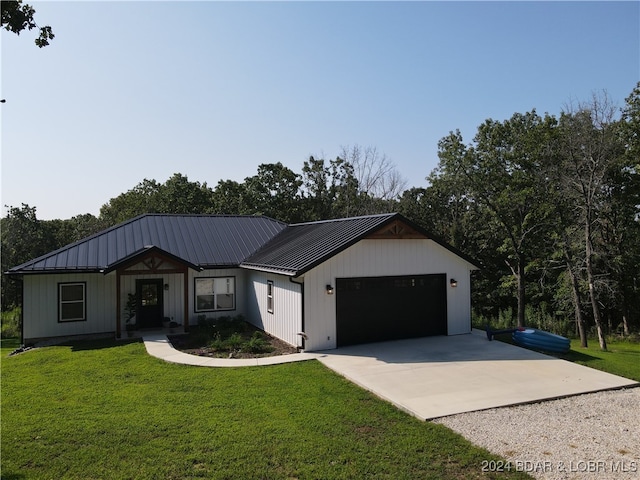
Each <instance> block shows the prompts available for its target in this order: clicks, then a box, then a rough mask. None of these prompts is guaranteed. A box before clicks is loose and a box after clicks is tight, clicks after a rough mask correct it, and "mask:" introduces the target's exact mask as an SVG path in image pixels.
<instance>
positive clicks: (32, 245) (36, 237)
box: [1, 203, 48, 309]
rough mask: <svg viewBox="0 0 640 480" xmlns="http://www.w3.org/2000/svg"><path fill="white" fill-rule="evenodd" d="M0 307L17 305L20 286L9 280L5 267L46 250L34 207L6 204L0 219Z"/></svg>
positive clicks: (42, 232) (18, 263)
mask: <svg viewBox="0 0 640 480" xmlns="http://www.w3.org/2000/svg"><path fill="white" fill-rule="evenodd" d="M1 233H2V241H1V243H2V308H3V309H8V308H12V307H14V306H17V305H19V304H20V295H21V293H22V290H21V287H20V285H18V284H17V283H16V282H13V281H11V280H10V279H9V278H8V277H7V276H6V275H5V274H4V272H6V271H7V270H9V269H10V268H12V267H15V266H16V265H20V264H21V263H24V262H26V261H28V260H31V259H32V258H36V257H39V256H40V255H43V254H45V253H46V252H47V251H48V248H47V242H46V239H45V235H44V228H43V224H42V222H41V221H40V220H38V218H37V217H36V208H35V207H30V206H29V205H27V204H25V203H23V204H22V206H21V207H9V211H8V213H7V216H6V217H5V218H3V219H2V224H1Z"/></svg>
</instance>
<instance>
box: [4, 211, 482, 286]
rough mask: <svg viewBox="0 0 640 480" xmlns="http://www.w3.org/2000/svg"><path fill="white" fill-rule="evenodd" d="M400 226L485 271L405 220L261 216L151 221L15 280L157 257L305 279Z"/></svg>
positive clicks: (55, 255) (90, 240)
mask: <svg viewBox="0 0 640 480" xmlns="http://www.w3.org/2000/svg"><path fill="white" fill-rule="evenodd" d="M394 221H400V222H402V223H404V224H406V225H408V226H409V227H411V229H413V230H415V231H416V232H419V233H420V234H421V235H423V236H424V238H429V239H431V240H434V241H435V242H436V243H438V244H440V245H442V246H443V247H445V248H447V249H448V250H450V251H452V252H453V253H455V254H456V255H458V256H460V257H462V258H463V259H464V260H466V261H468V262H469V263H471V264H472V265H475V266H478V264H477V263H476V262H475V261H474V260H473V259H471V258H470V257H468V256H466V255H464V254H463V253H462V252H460V251H458V250H456V249H455V248H453V247H451V246H450V245H448V244H446V243H445V242H443V241H442V240H440V239H438V238H437V237H435V236H433V235H431V234H430V233H428V232H426V231H425V230H424V229H422V228H421V227H420V226H418V225H416V224H414V223H413V222H411V221H410V220H408V219H406V218H405V217H403V216H402V215H400V214H398V213H386V214H379V215H367V216H362V217H352V218H341V219H336V220H325V221H320V222H310V223H299V224H293V225H288V226H287V225H286V224H285V223H282V222H279V221H277V220H273V219H271V218H268V217H257V216H229V215H163V214H147V215H141V216H139V217H136V218H133V219H131V220H129V221H127V222H124V223H121V224H119V225H116V226H115V227H112V228H109V229H107V230H104V231H102V232H100V233H97V234H95V235H93V236H91V237H87V238H85V239H83V240H80V241H79V242H76V243H73V244H71V245H67V246H66V247H63V248H61V249H59V250H56V251H54V252H51V253H48V254H46V255H43V256H41V257H39V258H36V259H34V260H31V261H29V262H26V263H23V264H22V265H18V266H16V267H13V268H12V269H10V270H9V271H8V272H7V273H8V274H30V273H57V272H59V273H67V272H104V273H107V272H109V271H112V270H114V269H115V268H118V267H119V266H120V265H122V264H123V263H124V262H127V261H129V260H131V259H133V258H135V257H136V256H138V255H141V254H144V253H146V252H148V251H150V250H151V249H155V250H158V251H160V252H163V253H164V254H166V255H168V256H170V257H172V258H174V259H175V260H179V261H182V262H184V263H185V264H186V265H188V266H189V267H191V268H194V269H205V268H225V267H229V268H231V267H238V266H240V267H243V268H249V269H253V270H263V271H269V272H276V273H281V274H284V275H291V276H299V275H302V274H303V273H305V272H307V271H309V270H311V269H312V268H314V267H315V266H317V265H319V264H320V263H322V262H324V261H326V260H327V259H329V258H331V257H332V256H334V255H336V254H338V253H340V252H341V251H343V250H345V249H346V248H348V247H350V246H351V245H353V244H355V243H356V242H358V241H359V240H361V239H362V238H364V237H366V236H367V235H370V234H372V233H374V232H376V231H377V230H379V229H381V228H382V227H384V226H385V225H387V224H391V223H392V222H394Z"/></svg>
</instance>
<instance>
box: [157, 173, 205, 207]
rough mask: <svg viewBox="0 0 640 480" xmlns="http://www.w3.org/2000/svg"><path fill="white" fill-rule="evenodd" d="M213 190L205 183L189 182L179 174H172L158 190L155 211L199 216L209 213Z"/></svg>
mask: <svg viewBox="0 0 640 480" xmlns="http://www.w3.org/2000/svg"><path fill="white" fill-rule="evenodd" d="M212 206H213V190H211V189H210V188H209V187H208V186H207V184H206V182H205V183H202V184H201V183H200V182H190V181H189V179H188V178H187V177H186V176H185V175H182V174H180V173H174V174H173V175H172V176H171V178H169V179H168V180H167V181H166V182H165V183H164V184H162V185H160V187H159V189H158V204H157V209H158V211H159V212H162V213H174V214H201V213H208V212H209V211H211V209H212Z"/></svg>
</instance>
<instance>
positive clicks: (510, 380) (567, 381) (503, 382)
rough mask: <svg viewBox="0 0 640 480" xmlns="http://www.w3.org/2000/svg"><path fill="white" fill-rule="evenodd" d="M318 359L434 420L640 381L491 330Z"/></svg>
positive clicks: (335, 353) (339, 352)
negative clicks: (505, 339)
mask: <svg viewBox="0 0 640 480" xmlns="http://www.w3.org/2000/svg"><path fill="white" fill-rule="evenodd" d="M317 353H322V354H321V355H319V356H318V357H317V358H318V360H319V361H321V362H322V363H323V364H325V365H326V366H327V367H329V368H330V369H332V370H334V371H336V372H337V373H339V374H340V375H342V376H344V377H346V378H348V379H349V380H351V381H353V382H354V383H356V384H358V385H360V386H361V387H363V388H365V389H367V390H370V391H371V392H373V393H374V394H376V395H377V396H379V397H381V398H383V399H385V400H387V401H389V402H391V403H392V404H394V405H396V406H397V407H398V408H401V409H403V410H405V411H407V412H408V413H410V414H412V415H414V416H416V417H418V418H420V419H423V420H427V419H432V418H437V417H443V416H447V415H453V414H456V413H463V412H471V411H475V410H483V409H487V408H494V407H501V406H506V405H515V404H519V403H529V402H537V401H540V400H545V399H552V398H558V397H565V396H569V395H576V394H581V393H587V392H595V391H599V390H607V389H613V388H621V387H626V386H632V385H638V382H635V381H633V380H629V379H627V378H623V377H618V376H616V375H611V374H609V373H605V372H601V371H598V370H594V369H592V368H588V367H584V366H582V365H578V364H575V363H571V362H567V361H565V360H559V359H557V358H554V357H550V356H547V355H543V354H540V353H536V352H533V351H531V350H527V349H524V348H520V347H516V346H513V345H508V344H506V343H502V342H498V341H492V342H490V341H488V340H487V337H486V335H485V333H484V332H481V331H477V330H476V331H474V332H473V333H471V334H468V335H457V336H451V337H427V338H418V339H411V340H399V341H394V342H384V343H373V344H367V345H356V346H353V347H345V348H339V349H337V350H327V351H325V352H317Z"/></svg>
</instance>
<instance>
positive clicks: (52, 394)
mask: <svg viewBox="0 0 640 480" xmlns="http://www.w3.org/2000/svg"><path fill="white" fill-rule="evenodd" d="M2 346H3V352H6V349H5V348H4V347H5V342H4V341H3V345H2ZM11 346H12V345H9V346H8V347H9V348H10V347H11ZM0 381H1V382H2V385H1V388H0V395H1V405H2V443H1V444H0V448H1V452H0V453H1V455H0V458H1V462H2V465H1V467H2V476H3V478H5V477H6V478H65V479H86V478H113V479H116V480H117V479H126V478H136V479H158V478H213V479H223V478H248V479H249V478H270V479H287V478H301V479H302V478H327V479H329V478H335V479H338V478H344V479H347V478H349V479H358V478H378V479H385V478H388V479H415V478H438V479H443V480H448V479H451V480H454V479H460V478H465V479H481V478H487V476H486V475H487V474H486V473H482V472H481V468H480V466H481V464H482V461H483V460H486V461H490V460H498V459H499V458H498V457H496V456H495V455H492V454H490V453H489V452H487V451H486V450H484V449H481V448H479V447H476V446H474V445H472V444H471V443H470V442H468V441H467V440H465V439H464V438H463V437H461V436H460V435H458V434H456V433H455V432H453V431H451V430H449V429H447V428H445V427H443V426H441V425H436V424H433V423H431V422H424V421H420V420H418V419H416V418H413V417H411V416H410V415H407V414H406V413H404V412H402V411H400V410H398V409H396V408H395V407H393V406H392V405H390V404H389V403H387V402H385V401H382V400H380V399H378V398H377V397H375V396H374V395H372V394H371V393H370V392H367V391H365V390H363V389H361V388H359V387H357V386H355V385H353V384H352V383H351V382H349V381H347V380H345V379H343V378H342V377H340V376H339V375H337V374H335V373H333V372H331V371H330V370H329V369H327V368H325V367H324V366H323V365H322V364H320V363H319V362H316V361H308V362H299V363H290V364H284V365H275V366H269V367H251V368H246V367H245V368H217V369H216V368H201V367H188V366H184V365H176V364H169V363H165V362H162V361H159V360H158V359H156V358H152V357H150V356H149V355H148V354H147V353H146V351H145V349H144V346H143V345H142V343H138V342H130V343H114V342H113V341H99V342H77V343H72V344H69V345H66V346H59V347H47V348H41V349H37V350H32V351H30V352H27V353H23V354H20V355H16V356H13V357H9V358H6V357H5V358H3V359H2V377H1V379H0ZM202 412H206V414H201V413H202ZM500 478H501V479H503V478H504V479H514V478H521V479H524V478H529V477H527V476H526V475H525V474H524V473H517V472H505V473H501V474H500Z"/></svg>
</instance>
